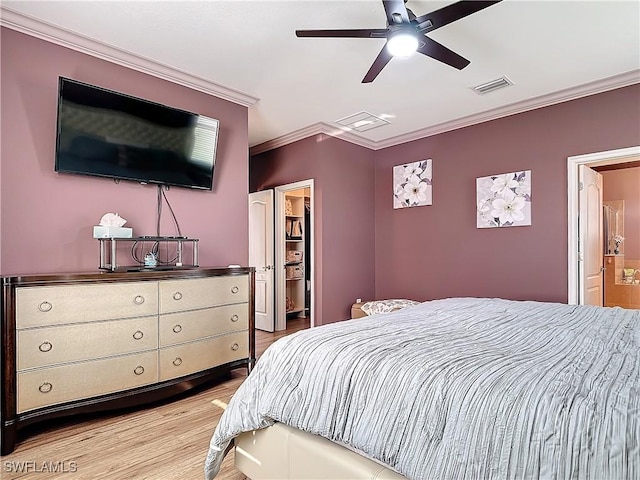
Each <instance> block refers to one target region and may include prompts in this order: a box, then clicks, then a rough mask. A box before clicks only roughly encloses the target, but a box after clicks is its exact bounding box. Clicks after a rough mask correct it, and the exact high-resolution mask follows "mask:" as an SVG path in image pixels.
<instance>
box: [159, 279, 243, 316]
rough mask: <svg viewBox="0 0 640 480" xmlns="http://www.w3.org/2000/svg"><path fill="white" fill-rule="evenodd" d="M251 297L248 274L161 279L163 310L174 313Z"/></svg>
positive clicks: (241, 301)
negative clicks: (188, 278) (162, 280)
mask: <svg viewBox="0 0 640 480" xmlns="http://www.w3.org/2000/svg"><path fill="white" fill-rule="evenodd" d="M248 301H249V276H248V275H231V276H226V277H210V278H197V279H192V280H168V281H165V282H160V313H173V312H181V311H185V310H195V309H199V308H207V307H215V306H218V305H227V304H231V303H245V302H248Z"/></svg>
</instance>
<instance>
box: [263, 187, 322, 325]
mask: <svg viewBox="0 0 640 480" xmlns="http://www.w3.org/2000/svg"><path fill="white" fill-rule="evenodd" d="M302 188H308V189H309V198H310V216H311V221H310V224H311V231H310V232H309V242H310V244H309V251H310V252H311V258H310V264H311V276H310V277H309V280H310V282H311V305H310V306H309V312H310V315H311V323H310V326H311V327H314V326H315V321H316V300H315V297H316V288H315V280H314V279H315V276H316V267H315V257H316V247H315V223H316V221H315V218H316V216H315V191H314V183H313V179H312V178H310V179H308V180H301V181H299V182H294V183H288V184H286V185H280V186H278V187H275V188H274V189H273V190H274V202H275V222H274V225H275V231H276V234H275V243H274V248H275V282H276V284H275V285H276V288H275V292H276V321H275V328H276V331H281V330H286V328H287V312H286V305H285V295H284V294H282V292H285V291H286V279H285V269H284V264H285V263H286V261H285V253H284V251H285V234H284V231H285V215H284V205H285V193H287V192H291V191H293V190H300V189H302Z"/></svg>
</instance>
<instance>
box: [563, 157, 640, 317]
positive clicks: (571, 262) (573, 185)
mask: <svg viewBox="0 0 640 480" xmlns="http://www.w3.org/2000/svg"><path fill="white" fill-rule="evenodd" d="M639 156H640V146H635V147H628V148H620V149H616V150H607V151H604V152H596V153H587V154H585V155H574V156H571V157H568V158H567V192H568V195H567V213H568V216H567V219H568V222H567V223H568V242H567V248H568V250H567V251H568V296H567V297H568V303H569V304H570V305H578V304H579V302H580V288H582V286H581V281H580V278H579V268H578V211H579V210H578V205H579V201H578V197H579V193H580V190H579V180H578V166H579V165H589V166H590V167H596V166H601V165H614V164H618V163H628V162H633V161H637V160H638V157H639Z"/></svg>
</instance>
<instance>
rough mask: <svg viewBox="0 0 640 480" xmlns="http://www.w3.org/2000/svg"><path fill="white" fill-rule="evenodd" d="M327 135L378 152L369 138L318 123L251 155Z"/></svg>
mask: <svg viewBox="0 0 640 480" xmlns="http://www.w3.org/2000/svg"><path fill="white" fill-rule="evenodd" d="M319 134H325V135H329V136H331V137H336V138H340V139H342V140H345V141H347V142H350V143H354V144H356V145H360V146H361V147H366V148H369V149H371V150H376V142H374V141H373V140H369V139H367V138H364V137H361V136H360V135H355V134H354V133H352V132H351V131H350V130H348V129H346V128H342V127H339V126H337V125H331V124H329V123H326V122H318V123H314V124H313V125H309V126H308V127H305V128H301V129H299V130H296V131H294V132H291V133H288V134H286V135H282V136H280V137H277V138H274V139H273V140H269V141H267V142H264V143H260V144H258V145H255V146H253V147H251V148H250V149H249V153H250V155H258V154H259V153H263V152H266V151H268V150H273V149H274V148H278V147H284V146H285V145H288V144H290V143H294V142H297V141H298V140H304V139H305V138H309V137H312V136H314V135H319Z"/></svg>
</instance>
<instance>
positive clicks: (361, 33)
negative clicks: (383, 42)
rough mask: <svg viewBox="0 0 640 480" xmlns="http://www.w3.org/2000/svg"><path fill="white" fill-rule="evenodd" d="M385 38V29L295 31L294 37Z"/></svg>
mask: <svg viewBox="0 0 640 480" xmlns="http://www.w3.org/2000/svg"><path fill="white" fill-rule="evenodd" d="M386 36H387V29H386V28H369V29H355V30H296V37H323V38H325V37H330V38H331V37H332V38H345V37H346V38H385V37H386Z"/></svg>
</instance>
